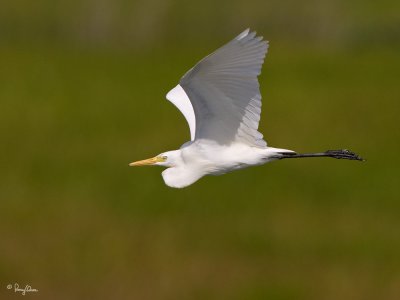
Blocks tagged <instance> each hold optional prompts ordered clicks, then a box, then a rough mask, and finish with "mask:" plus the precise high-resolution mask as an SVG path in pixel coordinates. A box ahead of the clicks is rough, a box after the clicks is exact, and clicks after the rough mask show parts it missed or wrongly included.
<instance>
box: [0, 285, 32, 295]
mask: <svg viewBox="0 0 400 300" xmlns="http://www.w3.org/2000/svg"><path fill="white" fill-rule="evenodd" d="M13 288H14V292H15V293H16V292H20V293H21V295H23V296H25V294H26V293H30V292H38V291H39V290H37V289H33V288H32V287H31V286H30V285H25V287H24V288H20V287H19V284H18V283H14V285H12V284H9V285H7V289H8V290H11V289H13Z"/></svg>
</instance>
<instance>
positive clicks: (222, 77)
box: [129, 29, 363, 188]
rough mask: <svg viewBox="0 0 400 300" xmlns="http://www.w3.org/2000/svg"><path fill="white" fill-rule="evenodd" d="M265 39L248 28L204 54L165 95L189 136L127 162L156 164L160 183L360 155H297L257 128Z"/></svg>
mask: <svg viewBox="0 0 400 300" xmlns="http://www.w3.org/2000/svg"><path fill="white" fill-rule="evenodd" d="M267 50H268V42H267V41H264V40H263V37H260V36H256V33H255V32H250V30H249V29H247V30H245V31H244V32H242V33H241V34H239V35H238V36H237V37H236V38H234V39H233V40H231V41H230V42H228V43H227V44H225V45H224V46H222V47H221V48H219V49H217V50H216V51H215V52H213V53H212V54H210V55H208V56H206V57H205V58H204V59H202V60H201V61H200V62H199V63H197V64H196V65H195V66H194V67H193V68H192V69H190V70H189V71H188V72H187V73H186V74H185V75H184V76H183V77H182V78H181V80H180V82H179V84H178V85H177V86H176V87H175V88H173V89H172V90H171V91H170V92H169V93H168V94H167V99H168V100H169V101H171V102H172V103H173V104H174V105H175V106H176V107H177V108H178V109H179V110H180V111H181V113H182V114H183V115H184V117H185V118H186V121H187V123H188V124H189V129H190V141H189V142H186V143H184V144H183V145H182V146H181V147H180V149H179V150H174V151H168V152H164V153H161V154H159V155H157V156H155V157H153V158H149V159H145V160H140V161H136V162H133V163H130V164H129V165H130V166H144V165H158V166H163V167H167V169H166V170H164V171H163V172H162V176H163V179H164V181H165V183H166V184H167V185H168V186H170V187H174V188H183V187H186V186H189V185H191V184H192V183H194V182H196V181H197V180H199V179H200V178H202V177H203V176H205V175H220V174H224V173H227V172H231V171H234V170H239V169H243V168H247V167H250V166H257V165H262V164H265V163H268V162H271V161H275V160H280V159H286V158H303V157H333V158H337V159H351V160H363V159H362V158H361V157H359V156H358V155H357V154H355V153H353V152H351V151H349V150H328V151H326V152H321V153H305V154H300V153H296V152H295V151H292V150H287V149H279V148H273V147H269V146H267V143H266V142H265V140H264V139H263V135H262V134H261V133H260V132H259V131H258V124H259V122H260V113H261V94H260V86H259V83H258V78H257V77H258V75H260V73H261V66H262V64H263V62H264V58H265V55H266V53H267Z"/></svg>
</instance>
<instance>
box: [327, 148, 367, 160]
mask: <svg viewBox="0 0 400 300" xmlns="http://www.w3.org/2000/svg"><path fill="white" fill-rule="evenodd" d="M325 153H326V154H328V155H327V156H330V157H333V158H337V159H351V160H360V161H365V159H363V158H362V157H361V156H359V155H358V154H356V153H354V152H351V151H350V150H347V149H343V150H328V151H326V152H325Z"/></svg>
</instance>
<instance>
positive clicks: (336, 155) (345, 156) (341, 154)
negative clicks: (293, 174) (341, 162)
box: [279, 149, 365, 161]
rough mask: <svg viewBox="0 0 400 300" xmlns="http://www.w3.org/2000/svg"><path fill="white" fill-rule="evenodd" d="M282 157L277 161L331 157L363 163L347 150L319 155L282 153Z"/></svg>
mask: <svg viewBox="0 0 400 300" xmlns="http://www.w3.org/2000/svg"><path fill="white" fill-rule="evenodd" d="M280 154H281V155H282V156H281V157H279V159H284V158H303V157H332V158H337V159H350V160H360V161H364V160H365V159H363V158H362V157H360V156H359V155H357V154H356V153H354V152H351V151H349V150H346V149H344V150H328V151H326V152H321V153H303V154H301V153H288V152H282V153H280Z"/></svg>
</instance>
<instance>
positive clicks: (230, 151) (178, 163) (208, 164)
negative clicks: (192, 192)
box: [162, 140, 294, 188]
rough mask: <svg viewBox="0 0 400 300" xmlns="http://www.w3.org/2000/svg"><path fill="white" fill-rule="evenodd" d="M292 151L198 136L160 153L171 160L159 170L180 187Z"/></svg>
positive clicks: (170, 182)
mask: <svg viewBox="0 0 400 300" xmlns="http://www.w3.org/2000/svg"><path fill="white" fill-rule="evenodd" d="M281 153H294V152H293V151H290V150H286V149H277V148H272V147H254V146H249V145H246V144H243V143H232V144H230V145H229V146H225V145H220V144H218V143H216V142H214V141H210V140H198V141H194V142H188V143H185V144H184V145H182V147H181V148H180V149H179V150H175V151H170V152H166V153H164V154H165V155H166V156H167V157H169V158H173V159H174V161H175V164H174V165H173V166H172V167H171V168H168V169H166V170H164V171H163V173H162V175H163V178H164V181H165V182H166V183H167V185H169V186H172V187H177V188H180V187H184V186H187V185H190V184H192V183H193V182H195V181H197V180H198V179H200V178H201V177H203V176H205V175H222V174H225V173H228V172H231V171H235V170H240V169H244V168H247V167H250V166H257V165H262V164H265V163H267V162H270V161H273V160H277V159H279V158H280V157H282V154H281Z"/></svg>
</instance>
